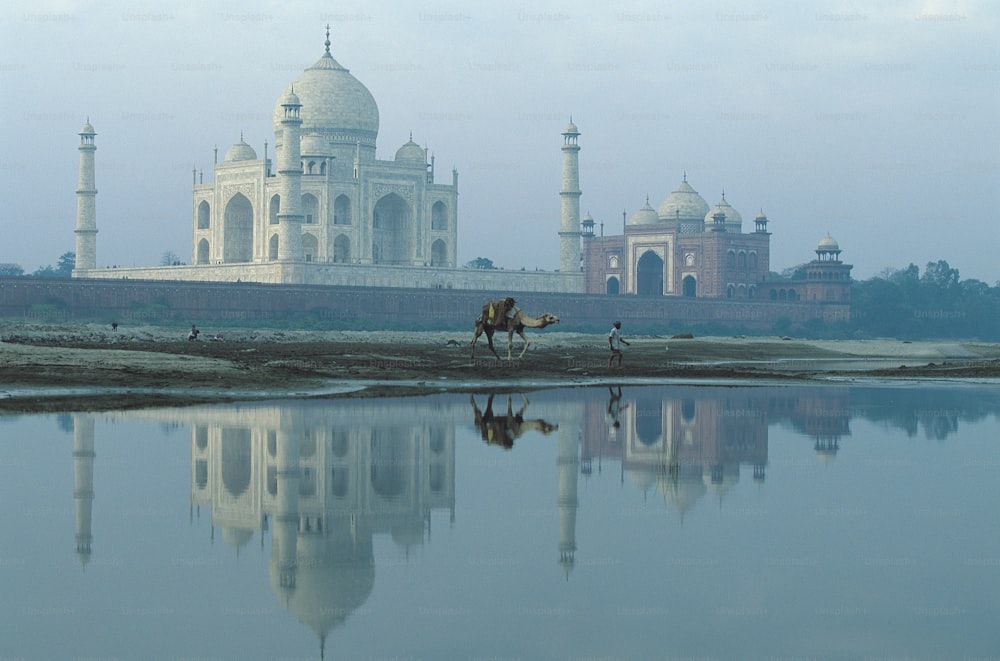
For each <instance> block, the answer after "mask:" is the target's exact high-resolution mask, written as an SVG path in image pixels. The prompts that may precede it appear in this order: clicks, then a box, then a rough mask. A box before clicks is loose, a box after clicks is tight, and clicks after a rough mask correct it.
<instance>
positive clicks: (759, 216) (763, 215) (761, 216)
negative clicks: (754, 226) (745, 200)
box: [754, 209, 767, 220]
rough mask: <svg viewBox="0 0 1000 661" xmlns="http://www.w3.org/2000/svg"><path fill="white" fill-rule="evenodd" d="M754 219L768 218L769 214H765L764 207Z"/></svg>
mask: <svg viewBox="0 0 1000 661" xmlns="http://www.w3.org/2000/svg"><path fill="white" fill-rule="evenodd" d="M754 220H767V215H765V214H764V210H763V209H761V210H760V213H758V214H757V216H756V217H755V218H754Z"/></svg>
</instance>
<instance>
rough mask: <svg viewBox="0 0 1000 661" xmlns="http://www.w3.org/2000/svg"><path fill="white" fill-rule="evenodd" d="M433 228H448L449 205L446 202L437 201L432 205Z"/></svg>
mask: <svg viewBox="0 0 1000 661" xmlns="http://www.w3.org/2000/svg"><path fill="white" fill-rule="evenodd" d="M431 229H432V230H446V229H448V207H446V206H445V204H444V202H441V201H438V202H435V203H434V206H432V207H431Z"/></svg>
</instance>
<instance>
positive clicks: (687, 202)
mask: <svg viewBox="0 0 1000 661" xmlns="http://www.w3.org/2000/svg"><path fill="white" fill-rule="evenodd" d="M658 213H659V216H660V220H679V221H682V222H685V221H686V222H697V223H700V222H702V219H703V218H704V217H705V214H706V213H708V202H706V201H705V198H703V197H702V196H701V195H698V191H696V190H695V189H694V188H692V187H691V184H689V183H688V182H687V174H685V175H684V180H683V181H682V182H681V184H680V186H678V187H677V190H675V191H674V192H672V193H670V195H668V196H667V197H666V199H664V200H663V202H662V203H660V208H659V209H658Z"/></svg>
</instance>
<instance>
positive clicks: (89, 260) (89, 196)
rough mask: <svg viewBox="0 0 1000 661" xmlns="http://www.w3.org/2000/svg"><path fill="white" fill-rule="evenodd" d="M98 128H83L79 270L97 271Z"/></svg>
mask: <svg viewBox="0 0 1000 661" xmlns="http://www.w3.org/2000/svg"><path fill="white" fill-rule="evenodd" d="M95 135H97V133H95V132H94V127H93V126H91V125H90V118H89V117H88V118H87V121H86V123H84V125H83V128H82V129H80V147H79V149H80V180H79V182H78V183H77V186H76V268H77V269H96V268H97V188H96V187H95V183H94V152H95V151H97V145H95V144H94V136H95Z"/></svg>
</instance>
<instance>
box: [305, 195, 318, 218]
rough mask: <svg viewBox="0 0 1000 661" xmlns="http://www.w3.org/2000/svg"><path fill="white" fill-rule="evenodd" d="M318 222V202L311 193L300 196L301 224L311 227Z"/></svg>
mask: <svg viewBox="0 0 1000 661" xmlns="http://www.w3.org/2000/svg"><path fill="white" fill-rule="evenodd" d="M317 221H319V200H317V199H316V196H315V195H313V194H312V193H305V194H303V195H302V222H303V223H304V224H306V225H312V224H313V223H316V222H317Z"/></svg>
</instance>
